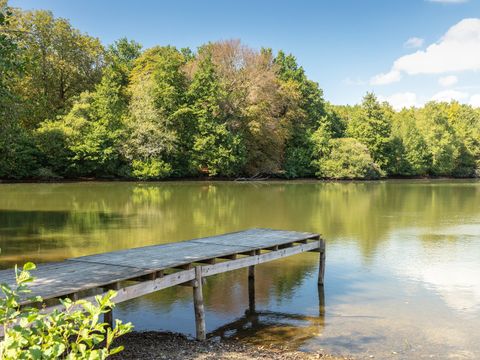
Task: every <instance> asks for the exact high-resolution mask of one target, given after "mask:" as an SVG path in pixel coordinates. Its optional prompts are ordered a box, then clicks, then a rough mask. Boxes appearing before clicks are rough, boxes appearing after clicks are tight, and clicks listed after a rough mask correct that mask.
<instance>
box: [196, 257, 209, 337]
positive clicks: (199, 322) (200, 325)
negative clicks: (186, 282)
mask: <svg viewBox="0 0 480 360" xmlns="http://www.w3.org/2000/svg"><path fill="white" fill-rule="evenodd" d="M202 288H203V286H202V267H201V266H196V267H195V280H194V283H193V307H194V310H195V329H196V334H197V340H200V341H203V340H205V339H206V329H205V307H204V305H203V289H202Z"/></svg>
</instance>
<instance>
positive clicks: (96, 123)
mask: <svg viewBox="0 0 480 360" xmlns="http://www.w3.org/2000/svg"><path fill="white" fill-rule="evenodd" d="M0 9H1V11H0V72H1V74H2V76H1V77H0V153H1V154H2V156H1V157H0V178H9V179H23V178H42V179H44V178H78V177H96V178H99V177H110V178H111V177H120V178H137V179H161V178H166V177H187V176H188V177H190V176H202V175H208V176H218V177H220V176H226V177H238V176H241V177H243V176H245V175H246V176H252V177H255V176H257V175H259V174H263V175H267V176H277V177H286V178H297V177H311V176H315V174H321V175H318V176H321V177H328V176H327V175H326V174H327V173H328V174H331V176H332V177H334V178H336V177H338V175H335V174H333V173H332V171H333V170H332V169H334V168H335V166H336V165H335V166H334V163H336V164H337V165H338V164H343V165H342V166H344V167H345V169H350V170H351V171H350V170H348V171H347V170H346V176H347V177H355V178H357V177H361V176H362V175H361V174H366V175H364V176H368V177H377V176H458V177H471V176H479V174H480V110H479V109H474V108H473V107H472V106H470V105H461V104H459V103H457V102H451V103H440V102H431V103H428V104H426V105H425V106H423V107H421V108H411V109H403V110H401V111H399V112H395V111H394V110H393V109H392V108H391V106H390V105H389V104H388V103H380V102H379V101H378V99H377V98H376V96H375V95H374V94H371V93H367V94H366V95H365V97H364V99H363V101H362V103H361V104H358V105H353V106H351V105H342V106H339V105H332V104H329V103H327V102H325V100H324V99H323V91H322V89H321V88H320V87H319V85H318V84H317V83H315V82H313V81H312V80H310V79H309V78H308V76H307V74H306V72H305V70H304V69H303V68H302V67H301V66H300V65H299V64H298V62H297V60H296V58H295V57H294V56H293V55H291V54H286V53H284V52H283V51H279V52H278V53H276V54H274V52H273V51H272V50H271V49H266V48H262V49H260V50H254V49H251V48H249V47H247V46H245V45H243V44H242V43H241V42H240V41H239V40H227V41H219V42H212V43H208V44H205V45H202V46H200V48H199V49H198V50H197V51H192V50H191V49H188V48H184V49H177V48H175V47H173V46H163V47H161V46H155V47H152V48H150V49H147V50H145V51H143V50H142V48H141V46H140V45H139V44H138V43H136V42H134V41H129V40H127V39H125V38H123V39H120V40H118V41H116V42H115V43H114V44H112V45H110V46H107V47H106V48H104V47H103V46H102V45H101V44H100V42H99V41H98V39H95V38H92V37H90V36H88V35H87V34H82V33H81V32H79V31H78V30H76V29H74V28H73V27H72V26H71V25H70V23H69V22H68V21H67V20H65V19H61V18H55V17H54V16H53V15H52V14H51V13H50V12H47V11H22V10H20V9H12V8H10V7H8V6H7V3H6V1H5V0H0ZM337 139H347V140H345V141H337ZM352 139H355V140H356V142H354V141H353V140H352ZM332 144H336V145H339V146H341V149H333V148H332ZM361 145H364V146H366V149H367V150H366V152H365V148H363V147H362V146H361ZM347 149H350V150H352V151H354V153H355V154H356V156H355V158H356V160H357V161H359V162H360V163H359V164H358V165H359V166H358V168H356V167H355V166H354V164H352V163H351V162H350V161H348V162H346V160H347V159H346V158H345V157H344V155H345V154H344V151H346V150H347ZM368 156H370V157H371V159H372V163H373V164H374V165H372V166H373V168H372V169H373V170H372V169H370V170H371V171H370V170H365V169H368V164H367V163H368ZM322 164H323V165H322ZM325 164H327V165H328V166H327V168H328V169H330V170H331V171H330V170H329V171H327V170H325V169H327V168H325V166H324V165H325ZM377 167H379V168H380V170H379V169H377ZM320 169H324V170H322V171H323V172H322V171H320ZM374 173H375V174H376V173H378V174H377V175H372V174H374Z"/></svg>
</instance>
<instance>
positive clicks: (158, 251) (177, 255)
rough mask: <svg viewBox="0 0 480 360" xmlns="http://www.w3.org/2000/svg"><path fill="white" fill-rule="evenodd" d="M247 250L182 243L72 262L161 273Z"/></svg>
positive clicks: (239, 247) (100, 255) (95, 256)
mask: <svg viewBox="0 0 480 360" xmlns="http://www.w3.org/2000/svg"><path fill="white" fill-rule="evenodd" d="M249 249H250V248H249V247H245V246H239V245H235V244H232V245H222V244H204V243H198V242H195V241H184V242H179V243H170V244H164V245H153V246H146V247H140V248H134V249H128V250H120V251H115V252H111V253H105V254H98V255H89V256H83V257H78V258H73V259H71V260H75V261H80V262H94V263H102V264H110V265H119V266H137V267H139V268H142V269H147V270H164V269H168V268H172V267H179V266H181V265H186V264H190V263H193V262H199V261H202V260H206V259H211V258H215V257H221V256H226V255H230V254H234V253H238V252H242V251H248V250H249Z"/></svg>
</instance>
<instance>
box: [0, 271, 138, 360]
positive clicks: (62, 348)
mask: <svg viewBox="0 0 480 360" xmlns="http://www.w3.org/2000/svg"><path fill="white" fill-rule="evenodd" d="M33 269H35V265H34V264H33V263H27V264H25V265H24V267H23V269H22V270H18V269H17V268H15V277H16V286H14V287H13V288H11V287H9V286H8V285H6V284H0V289H1V291H2V293H3V295H2V297H1V298H0V326H1V327H3V334H4V338H3V340H1V341H0V360H14V359H55V358H61V359H69V360H73V359H92V360H94V359H95V360H100V359H105V358H107V357H108V356H110V355H112V354H115V353H118V352H119V351H121V350H122V349H123V347H121V346H119V347H114V348H112V343H113V341H114V340H115V339H116V338H118V337H119V336H121V335H123V334H126V333H127V332H130V331H131V330H132V328H133V326H132V325H131V324H130V323H127V324H122V322H121V321H120V320H116V321H115V328H114V329H111V328H110V327H109V326H108V324H106V323H102V322H100V316H101V314H104V313H106V312H108V311H110V309H111V308H113V306H114V303H113V302H112V298H113V297H114V296H115V295H116V294H115V292H113V291H110V292H108V293H107V294H106V295H105V296H104V297H101V296H97V297H96V298H95V300H96V304H92V303H90V302H88V301H85V300H79V301H76V302H72V301H71V300H69V299H65V300H60V301H61V303H62V305H63V306H64V307H65V310H64V311H59V310H54V311H53V312H51V313H42V311H40V310H38V309H37V308H35V307H22V306H20V300H21V299H23V298H25V296H28V294H29V292H30V290H29V289H28V283H29V282H31V281H33V277H31V276H30V273H29V271H30V270H33ZM29 300H31V301H33V302H41V301H42V299H41V298H40V297H36V298H30V299H29Z"/></svg>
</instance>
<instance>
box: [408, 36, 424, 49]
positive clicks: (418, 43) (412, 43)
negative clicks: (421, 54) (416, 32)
mask: <svg viewBox="0 0 480 360" xmlns="http://www.w3.org/2000/svg"><path fill="white" fill-rule="evenodd" d="M423 42H424V40H423V39H422V38H418V37H411V38H410V39H408V40H407V41H405V43H404V44H403V46H405V47H406V48H419V47H422V45H423Z"/></svg>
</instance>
